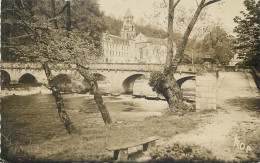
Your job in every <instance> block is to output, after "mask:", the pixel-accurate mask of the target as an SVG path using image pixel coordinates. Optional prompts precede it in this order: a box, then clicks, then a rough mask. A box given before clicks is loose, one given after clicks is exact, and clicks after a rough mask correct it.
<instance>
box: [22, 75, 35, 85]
mask: <svg viewBox="0 0 260 163" xmlns="http://www.w3.org/2000/svg"><path fill="white" fill-rule="evenodd" d="M19 83H23V84H34V83H38V81H37V79H36V77H35V76H34V75H32V74H30V73H25V74H23V75H22V76H21V77H20V78H19Z"/></svg>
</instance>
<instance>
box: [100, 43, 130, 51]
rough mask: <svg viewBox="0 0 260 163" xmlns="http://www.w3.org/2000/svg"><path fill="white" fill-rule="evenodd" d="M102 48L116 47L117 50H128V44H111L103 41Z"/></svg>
mask: <svg viewBox="0 0 260 163" xmlns="http://www.w3.org/2000/svg"><path fill="white" fill-rule="evenodd" d="M104 48H108V49H118V50H127V51H128V50H129V47H128V46H124V45H117V44H112V43H104Z"/></svg>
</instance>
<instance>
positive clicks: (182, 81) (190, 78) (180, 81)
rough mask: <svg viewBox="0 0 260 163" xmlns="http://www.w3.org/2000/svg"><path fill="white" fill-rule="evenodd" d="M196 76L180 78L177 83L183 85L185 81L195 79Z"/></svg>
mask: <svg viewBox="0 0 260 163" xmlns="http://www.w3.org/2000/svg"><path fill="white" fill-rule="evenodd" d="M195 78H196V76H186V77H184V78H180V79H178V80H177V83H178V84H179V86H180V87H181V86H182V84H183V83H185V82H186V81H187V80H194V79H195Z"/></svg>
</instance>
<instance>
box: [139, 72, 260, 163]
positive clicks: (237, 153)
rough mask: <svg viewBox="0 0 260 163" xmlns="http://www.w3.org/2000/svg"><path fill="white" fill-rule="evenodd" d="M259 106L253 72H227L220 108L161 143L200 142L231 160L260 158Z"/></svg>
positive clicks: (221, 86) (223, 77) (222, 75)
mask: <svg viewBox="0 0 260 163" xmlns="http://www.w3.org/2000/svg"><path fill="white" fill-rule="evenodd" d="M259 110H260V94H259V91H258V89H257V87H256V85H255V83H254V80H253V78H252V76H251V75H250V74H249V73H242V72H223V73H220V77H219V79H218V89H217V112H212V113H206V114H203V113H202V114H201V118H200V119H198V122H199V126H198V127H197V128H196V129H194V130H190V131H188V132H186V133H182V134H178V135H176V136H174V137H173V138H171V139H170V140H161V141H158V143H157V144H158V145H160V146H167V145H169V144H173V143H180V144H189V145H193V144H194V145H199V146H202V147H204V148H206V149H209V150H210V151H211V152H212V154H213V155H215V156H216V158H217V159H220V160H225V161H227V162H231V161H236V162H240V161H245V160H250V159H252V158H254V159H255V158H257V157H258V159H257V160H260V158H259V153H260V118H259V117H260V112H259ZM257 155H258V156H257ZM147 159H148V157H146V160H147ZM140 160H142V161H143V160H145V158H144V157H143V158H142V159H140Z"/></svg>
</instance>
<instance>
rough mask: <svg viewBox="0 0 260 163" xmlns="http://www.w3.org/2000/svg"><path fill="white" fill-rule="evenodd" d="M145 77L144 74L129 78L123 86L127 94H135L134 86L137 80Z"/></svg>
mask: <svg viewBox="0 0 260 163" xmlns="http://www.w3.org/2000/svg"><path fill="white" fill-rule="evenodd" d="M141 76H144V74H134V75H131V76H129V77H127V78H126V79H125V80H124V81H123V83H122V86H123V88H124V91H125V93H133V86H134V82H135V80H136V79H138V78H139V77H141Z"/></svg>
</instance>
